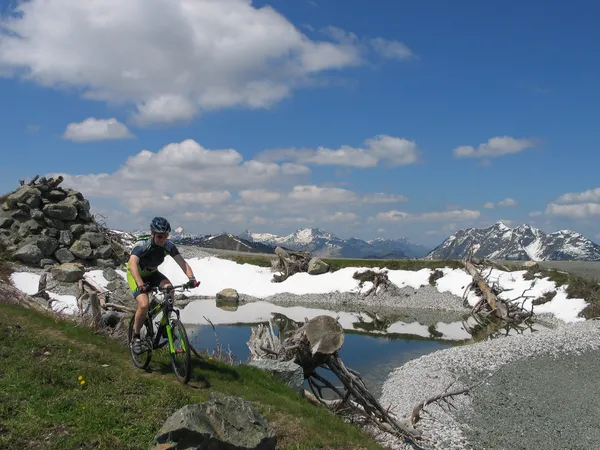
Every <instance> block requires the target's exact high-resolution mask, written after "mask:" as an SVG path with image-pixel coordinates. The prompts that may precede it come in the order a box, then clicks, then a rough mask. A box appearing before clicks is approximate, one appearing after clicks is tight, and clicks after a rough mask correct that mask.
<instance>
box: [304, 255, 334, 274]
mask: <svg viewBox="0 0 600 450" xmlns="http://www.w3.org/2000/svg"><path fill="white" fill-rule="evenodd" d="M307 272H308V273H309V275H321V274H323V273H327V272H329V264H327V263H326V262H324V261H321V260H320V259H319V258H311V259H310V261H309V262H308V270H307Z"/></svg>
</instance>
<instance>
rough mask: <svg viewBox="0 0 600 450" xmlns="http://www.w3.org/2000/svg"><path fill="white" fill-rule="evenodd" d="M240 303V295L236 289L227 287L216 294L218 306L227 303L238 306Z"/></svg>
mask: <svg viewBox="0 0 600 450" xmlns="http://www.w3.org/2000/svg"><path fill="white" fill-rule="evenodd" d="M239 303H240V296H239V294H238V292H237V291H236V290H235V289H232V288H225V289H223V290H221V291H219V292H217V295H216V304H217V306H221V305H227V306H237V305H238V304H239Z"/></svg>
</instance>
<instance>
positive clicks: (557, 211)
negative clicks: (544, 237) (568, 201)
mask: <svg viewBox="0 0 600 450" xmlns="http://www.w3.org/2000/svg"><path fill="white" fill-rule="evenodd" d="M545 213H546V214H547V215H550V216H564V217H568V218H571V219H586V218H589V217H596V216H600V204H599V203H590V202H588V203H577V204H574V205H559V204H557V203H550V204H548V206H547V207H546V211H545Z"/></svg>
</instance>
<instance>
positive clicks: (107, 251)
mask: <svg viewBox="0 0 600 450" xmlns="http://www.w3.org/2000/svg"><path fill="white" fill-rule="evenodd" d="M112 255H113V249H112V247H111V246H110V245H103V246H102V247H98V249H97V250H96V258H99V259H110V257H111V256H112Z"/></svg>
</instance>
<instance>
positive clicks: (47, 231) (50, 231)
mask: <svg viewBox="0 0 600 450" xmlns="http://www.w3.org/2000/svg"><path fill="white" fill-rule="evenodd" d="M42 235H43V236H50V237H53V238H57V237H58V236H59V231H58V230H57V229H56V228H44V229H43V230H42Z"/></svg>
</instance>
